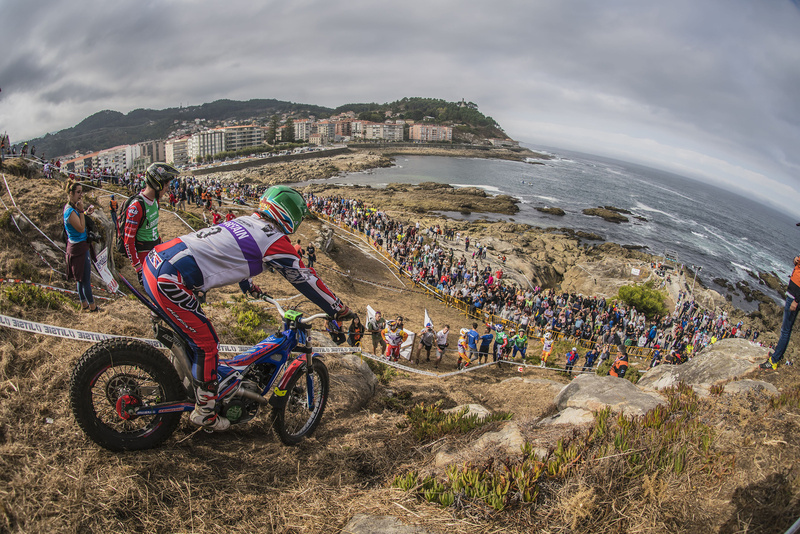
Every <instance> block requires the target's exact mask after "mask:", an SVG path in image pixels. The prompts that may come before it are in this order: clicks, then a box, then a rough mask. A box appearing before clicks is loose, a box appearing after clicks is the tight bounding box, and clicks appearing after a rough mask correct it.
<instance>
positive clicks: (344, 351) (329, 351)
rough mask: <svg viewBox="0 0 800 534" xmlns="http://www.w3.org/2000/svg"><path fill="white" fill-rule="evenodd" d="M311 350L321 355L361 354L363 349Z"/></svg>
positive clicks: (316, 348) (328, 348)
mask: <svg viewBox="0 0 800 534" xmlns="http://www.w3.org/2000/svg"><path fill="white" fill-rule="evenodd" d="M311 350H313V351H314V352H318V353H320V354H352V353H360V352H361V347H314V348H313V349H311Z"/></svg>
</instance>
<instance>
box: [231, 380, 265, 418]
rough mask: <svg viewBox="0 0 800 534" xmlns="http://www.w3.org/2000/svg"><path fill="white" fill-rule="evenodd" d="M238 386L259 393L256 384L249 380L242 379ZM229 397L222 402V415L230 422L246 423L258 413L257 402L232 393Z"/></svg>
mask: <svg viewBox="0 0 800 534" xmlns="http://www.w3.org/2000/svg"><path fill="white" fill-rule="evenodd" d="M239 388H240V389H246V390H248V391H252V392H254V393H255V394H256V395H260V394H261V390H260V389H259V388H258V384H256V383H254V382H250V381H249V380H244V381H242V383H241V385H240V386H239ZM229 398H230V401H227V402H224V403H223V406H222V415H223V417H225V418H226V419H227V420H228V421H230V422H231V424H238V423H246V422H248V421H250V420H251V419H253V418H254V417H255V416H256V415H258V409H259V404H258V402H256V401H253V400H250V399H247V398H244V397H237V396H234V395H231V396H230V397H229Z"/></svg>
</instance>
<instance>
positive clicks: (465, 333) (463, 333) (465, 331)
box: [461, 328, 469, 336]
mask: <svg viewBox="0 0 800 534" xmlns="http://www.w3.org/2000/svg"><path fill="white" fill-rule="evenodd" d="M468 333H469V330H468V329H466V328H462V329H461V335H462V336H466V335H467V334H468Z"/></svg>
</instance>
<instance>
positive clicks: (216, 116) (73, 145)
mask: <svg viewBox="0 0 800 534" xmlns="http://www.w3.org/2000/svg"><path fill="white" fill-rule="evenodd" d="M346 111H353V112H355V113H356V115H357V117H358V118H359V119H362V120H371V121H375V122H382V121H384V120H386V119H387V117H390V118H393V119H413V120H415V121H422V122H436V123H440V124H448V125H452V126H453V127H454V140H456V141H457V142H470V141H472V140H474V139H475V138H490V137H501V138H506V137H507V136H506V134H505V133H504V132H503V130H502V128H500V125H499V124H497V122H495V120H494V119H492V118H491V117H488V116H486V115H484V114H483V113H481V112H480V111H478V107H477V105H475V104H473V103H471V102H447V101H445V100H441V99H435V98H403V99H401V100H397V101H395V102H390V103H385V104H376V103H361V104H359V103H355V104H346V105H343V106H339V107H338V108H336V109H330V108H326V107H322V106H315V105H313V104H299V103H294V102H286V101H282V100H275V99H254V100H248V101H238V100H217V101H215V102H211V103H210V104H202V105H199V106H189V107H180V108H167V109H162V110H153V109H135V110H133V111H131V112H130V113H127V114H124V113H120V112H119V111H111V110H103V111H99V112H97V113H95V114H94V115H92V116H90V117H87V118H86V119H84V120H83V121H81V122H80V123H79V124H77V125H76V126H73V127H72V128H67V129H64V130H61V131H59V132H57V133H54V134H47V135H45V136H44V137H39V138H36V139H31V140H29V141H28V142H29V143H30V144H32V145H36V147H37V149H38V151H39V154H45V155H46V156H48V157H52V156H57V155H64V154H71V153H73V152H75V151H81V152H92V151H95V150H102V149H104V148H111V147H113V146H117V145H125V144H133V143H138V142H142V141H147V140H151V139H164V138H166V137H167V136H168V135H169V134H170V133H171V132H173V131H175V130H176V129H177V128H178V126H179V125H180V123H181V122H184V121H187V122H193V121H194V120H195V119H205V120H206V121H211V122H215V121H225V120H253V121H255V122H259V123H262V124H264V125H267V123H268V121H269V118H270V117H272V116H273V115H279V116H280V115H283V114H288V115H291V116H294V117H296V118H305V117H308V116H309V115H314V116H316V117H317V118H327V117H330V116H331V115H335V114H339V113H343V112H346Z"/></svg>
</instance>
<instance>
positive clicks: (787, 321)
mask: <svg viewBox="0 0 800 534" xmlns="http://www.w3.org/2000/svg"><path fill="white" fill-rule="evenodd" d="M792 302H794V299H793V298H792V297H791V296H790V295H787V297H786V306H784V308H783V323H782V324H781V337H780V338H779V339H778V344H777V345H776V346H775V350H774V351H772V363H778V362H779V361H781V359H783V353H784V352H786V347H787V346H788V345H789V337H791V335H792V327H793V326H794V320H795V319H797V311H798V309H800V303H798V309H795V310H794V311H792V310H791V309H790V306H791V305H792Z"/></svg>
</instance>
